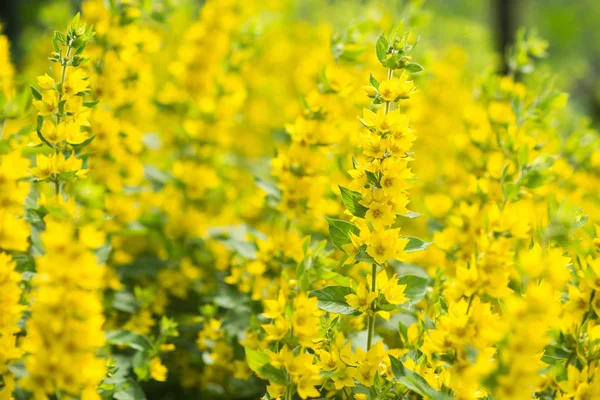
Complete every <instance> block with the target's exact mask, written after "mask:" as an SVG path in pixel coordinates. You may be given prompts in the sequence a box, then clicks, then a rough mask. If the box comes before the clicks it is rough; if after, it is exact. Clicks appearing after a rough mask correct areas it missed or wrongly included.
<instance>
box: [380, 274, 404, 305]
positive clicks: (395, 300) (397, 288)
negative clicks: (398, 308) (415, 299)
mask: <svg viewBox="0 0 600 400" xmlns="http://www.w3.org/2000/svg"><path fill="white" fill-rule="evenodd" d="M405 289H406V285H398V278H397V277H396V276H395V275H394V276H393V277H392V278H391V279H390V280H389V281H388V282H387V284H386V285H385V286H384V288H383V295H384V296H385V299H386V300H387V301H388V303H390V304H404V303H406V302H407V301H408V298H407V297H405V296H404V290H405Z"/></svg>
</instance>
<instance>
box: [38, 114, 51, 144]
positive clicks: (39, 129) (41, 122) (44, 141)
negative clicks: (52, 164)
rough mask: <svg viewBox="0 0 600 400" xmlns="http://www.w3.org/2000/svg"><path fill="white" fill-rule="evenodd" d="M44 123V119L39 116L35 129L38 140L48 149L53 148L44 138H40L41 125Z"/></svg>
mask: <svg viewBox="0 0 600 400" xmlns="http://www.w3.org/2000/svg"><path fill="white" fill-rule="evenodd" d="M43 123H44V117H42V116H39V115H38V117H37V129H36V133H37V135H38V137H39V138H40V140H41V141H42V142H43V143H44V144H46V146H48V147H50V148H54V146H52V145H51V144H50V142H49V141H47V140H46V138H45V137H44V136H42V124H43Z"/></svg>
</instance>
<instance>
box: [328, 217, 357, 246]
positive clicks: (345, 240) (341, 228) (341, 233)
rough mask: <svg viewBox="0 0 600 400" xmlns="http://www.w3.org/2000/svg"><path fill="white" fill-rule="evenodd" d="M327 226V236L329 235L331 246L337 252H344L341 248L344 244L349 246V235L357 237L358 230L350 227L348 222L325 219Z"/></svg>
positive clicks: (350, 241)
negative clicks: (335, 248) (336, 249)
mask: <svg viewBox="0 0 600 400" xmlns="http://www.w3.org/2000/svg"><path fill="white" fill-rule="evenodd" d="M325 219H326V220H327V223H328V224H329V234H330V235H331V241H332V242H333V245H334V246H335V247H337V248H338V249H339V250H341V251H344V250H343V249H342V246H343V245H345V244H351V243H352V240H351V239H350V233H353V234H354V235H356V236H358V235H359V234H360V229H358V228H357V227H356V226H354V225H352V224H351V223H350V222H347V221H343V220H341V219H333V218H329V217H325Z"/></svg>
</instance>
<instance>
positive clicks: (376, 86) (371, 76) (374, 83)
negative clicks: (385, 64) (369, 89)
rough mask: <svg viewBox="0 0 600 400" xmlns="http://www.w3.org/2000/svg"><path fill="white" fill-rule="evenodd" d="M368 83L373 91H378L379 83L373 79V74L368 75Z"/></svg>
mask: <svg viewBox="0 0 600 400" xmlns="http://www.w3.org/2000/svg"><path fill="white" fill-rule="evenodd" d="M369 82H370V83H371V86H373V87H374V88H375V89H379V81H377V79H375V77H374V76H373V74H369Z"/></svg>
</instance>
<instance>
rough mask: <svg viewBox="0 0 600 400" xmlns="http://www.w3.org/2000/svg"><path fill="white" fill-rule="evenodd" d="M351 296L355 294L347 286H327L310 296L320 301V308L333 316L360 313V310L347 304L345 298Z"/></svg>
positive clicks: (314, 291)
mask: <svg viewBox="0 0 600 400" xmlns="http://www.w3.org/2000/svg"><path fill="white" fill-rule="evenodd" d="M349 294H355V293H354V290H352V288H349V287H346V286H325V287H324V288H322V289H317V290H313V291H312V292H310V295H309V296H311V297H316V298H317V299H318V300H319V308H320V309H321V310H324V311H327V312H330V313H333V314H343V315H352V314H357V313H359V312H358V310H356V308H354V307H351V306H349V305H348V303H347V302H346V298H345V297H346V296H347V295H349Z"/></svg>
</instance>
